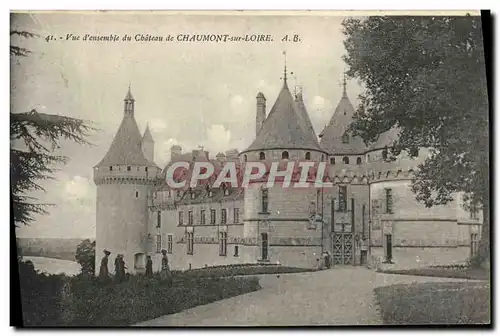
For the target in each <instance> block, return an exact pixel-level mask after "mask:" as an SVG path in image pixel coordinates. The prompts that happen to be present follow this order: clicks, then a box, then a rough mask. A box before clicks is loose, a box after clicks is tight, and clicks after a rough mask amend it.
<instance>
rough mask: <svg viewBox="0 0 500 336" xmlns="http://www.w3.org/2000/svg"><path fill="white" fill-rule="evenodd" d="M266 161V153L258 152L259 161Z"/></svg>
mask: <svg viewBox="0 0 500 336" xmlns="http://www.w3.org/2000/svg"><path fill="white" fill-rule="evenodd" d="M265 159H266V153H264V152H260V153H259V160H265Z"/></svg>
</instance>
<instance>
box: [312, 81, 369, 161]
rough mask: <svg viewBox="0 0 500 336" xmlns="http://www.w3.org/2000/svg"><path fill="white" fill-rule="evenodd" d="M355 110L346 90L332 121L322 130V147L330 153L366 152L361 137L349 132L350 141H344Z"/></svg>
mask: <svg viewBox="0 0 500 336" xmlns="http://www.w3.org/2000/svg"><path fill="white" fill-rule="evenodd" d="M354 112H355V111H354V107H353V106H352V104H351V101H350V100H349V98H348V97H347V94H346V92H345V90H344V94H343V95H342V98H341V99H340V102H339V104H338V105H337V108H336V109H335V112H334V113H333V116H332V118H331V119H330V122H329V123H328V125H327V126H326V127H325V128H324V129H323V131H322V132H321V140H320V145H321V148H323V149H324V150H325V151H327V152H328V153H329V154H360V153H364V152H365V150H366V145H365V143H364V142H363V140H362V139H361V138H360V137H352V135H351V134H349V141H348V142H347V143H344V142H343V141H342V138H343V135H344V133H345V132H346V130H347V128H348V127H349V125H350V123H351V122H352V121H353V117H354Z"/></svg>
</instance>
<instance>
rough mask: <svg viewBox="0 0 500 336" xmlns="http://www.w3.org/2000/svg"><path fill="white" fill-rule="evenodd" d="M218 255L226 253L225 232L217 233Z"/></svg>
mask: <svg viewBox="0 0 500 336" xmlns="http://www.w3.org/2000/svg"><path fill="white" fill-rule="evenodd" d="M219 255H220V256H225V255H227V232H221V233H219Z"/></svg>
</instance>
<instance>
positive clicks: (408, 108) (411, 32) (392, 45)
mask: <svg viewBox="0 0 500 336" xmlns="http://www.w3.org/2000/svg"><path fill="white" fill-rule="evenodd" d="M342 25H343V29H344V34H345V35H346V40H345V41H344V45H345V48H346V50H347V54H346V56H344V61H345V62H346V63H347V64H348V66H349V71H348V73H347V74H348V76H350V77H355V78H358V79H359V80H361V82H362V83H363V84H364V92H363V93H362V94H361V95H360V105H359V107H358V109H357V111H356V115H355V120H354V122H353V123H352V124H351V130H352V131H353V134H354V135H359V136H361V137H362V138H363V139H364V140H365V142H366V143H367V144H369V143H372V142H373V141H375V140H376V139H377V137H378V136H379V135H380V134H382V133H383V132H385V131H388V130H389V129H391V128H393V127H396V128H397V129H398V130H399V139H398V140H397V141H395V142H394V144H393V147H392V149H391V153H390V156H391V158H392V159H394V157H395V156H397V155H398V154H399V153H401V151H407V152H408V153H410V155H411V153H412V152H413V151H414V150H415V149H418V148H428V149H429V150H430V156H429V157H428V158H427V159H426V160H425V161H424V162H423V163H422V164H421V165H420V166H419V169H418V171H417V173H416V174H415V177H414V183H413V187H412V188H413V191H414V192H415V193H416V198H417V200H418V201H421V202H423V203H424V204H425V205H426V206H427V207H432V206H434V205H438V204H446V203H448V202H450V201H451V200H452V199H453V195H454V194H455V193H457V192H464V193H465V196H464V204H465V205H466V208H470V207H471V206H478V208H479V207H482V211H483V218H484V223H483V229H482V236H481V241H480V244H479V255H480V256H481V259H483V260H489V222H490V221H489V131H488V127H489V121H488V108H489V106H488V95H487V85H486V71H485V55H484V50H483V35H482V29H481V19H480V17H476V16H470V15H467V16H462V17H442V16H440V17H430V16H421V17H409V16H405V17H395V16H394V17H383V16H380V17H369V18H367V19H364V20H361V19H346V20H344V22H343V23H342Z"/></svg>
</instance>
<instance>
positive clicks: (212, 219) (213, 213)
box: [210, 209, 215, 224]
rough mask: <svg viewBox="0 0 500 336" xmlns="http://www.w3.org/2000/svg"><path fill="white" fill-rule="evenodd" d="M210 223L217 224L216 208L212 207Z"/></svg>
mask: <svg viewBox="0 0 500 336" xmlns="http://www.w3.org/2000/svg"><path fill="white" fill-rule="evenodd" d="M210 224H215V209H210Z"/></svg>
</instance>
